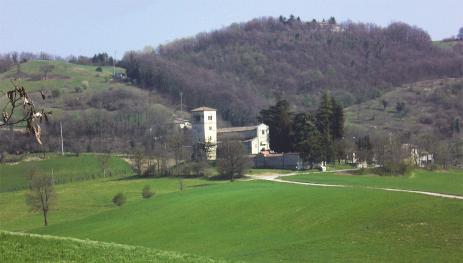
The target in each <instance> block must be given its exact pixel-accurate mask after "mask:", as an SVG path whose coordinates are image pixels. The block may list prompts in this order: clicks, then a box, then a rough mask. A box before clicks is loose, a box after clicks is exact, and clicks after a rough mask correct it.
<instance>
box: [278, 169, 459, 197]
mask: <svg viewBox="0 0 463 263" xmlns="http://www.w3.org/2000/svg"><path fill="white" fill-rule="evenodd" d="M283 179H284V180H290V181H297V182H309V183H324V184H342V185H349V186H368V187H389V188H398V189H406V190H419V191H430V192H437V193H445V194H456V195H463V171H462V170H448V171H428V170H421V169H418V170H415V171H414V172H413V173H412V174H411V175H409V176H378V175H371V174H366V175H352V174H347V173H342V174H338V173H335V172H327V173H301V174H298V175H294V176H288V177H284V178H283Z"/></svg>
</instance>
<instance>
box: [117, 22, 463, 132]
mask: <svg viewBox="0 0 463 263" xmlns="http://www.w3.org/2000/svg"><path fill="white" fill-rule="evenodd" d="M457 48H458V47H456V49H457ZM461 56H462V53H461V52H458V50H444V49H440V48H438V47H435V46H434V45H433V44H432V41H431V39H430V37H429V35H428V34H427V33H426V32H425V31H423V30H422V29H419V28H417V27H412V26H409V25H407V24H404V23H393V24H391V25H389V26H388V27H385V28H383V27H379V26H376V25H373V24H362V23H351V22H346V23H343V24H340V25H338V24H336V21H335V19H334V18H332V19H330V20H329V21H328V22H317V21H311V22H304V21H301V20H300V19H299V18H296V17H294V16H291V17H290V18H284V17H280V18H279V19H275V18H261V19H254V20H252V21H250V22H247V23H242V24H232V25H231V26H229V27H227V28H224V29H221V30H217V31H213V32H210V33H201V34H198V35H197V36H195V37H193V38H187V39H182V40H177V41H174V42H172V43H170V44H167V45H162V46H159V47H158V48H157V49H156V50H148V51H146V50H145V51H141V52H127V53H126V54H125V56H124V58H123V60H122V61H121V62H120V63H119V65H120V66H122V67H124V68H126V69H127V74H128V77H129V78H131V79H132V81H134V82H135V83H137V84H138V85H139V86H141V87H143V88H145V89H149V90H157V91H160V92H162V93H163V94H166V95H169V96H171V98H177V97H178V94H179V92H180V91H182V92H183V94H184V95H185V97H186V98H188V100H187V101H186V103H187V105H189V106H191V107H194V106H197V105H201V104H207V105H210V106H213V107H216V108H218V109H219V111H220V112H221V114H222V115H223V117H224V119H225V120H228V121H231V122H232V123H234V124H244V123H250V122H253V121H254V120H255V116H256V115H257V113H258V112H259V110H260V109H263V108H265V107H267V106H268V105H270V104H272V103H273V101H274V100H275V98H276V99H286V100H288V101H291V102H294V104H295V105H296V107H297V108H301V110H302V109H303V108H311V109H313V108H315V107H316V105H317V103H318V98H320V97H321V96H320V95H321V94H322V93H323V91H325V90H329V91H331V94H333V96H334V97H336V98H337V99H338V100H339V101H340V102H342V104H343V105H345V106H349V105H351V104H354V103H358V102H361V101H365V100H367V99H371V98H374V97H377V96H378V95H380V94H382V93H383V92H385V91H388V90H390V88H392V87H394V86H398V85H401V84H404V83H410V82H415V81H418V80H423V79H435V78H442V77H458V76H462V75H463V62H462V61H463V60H462V59H461Z"/></svg>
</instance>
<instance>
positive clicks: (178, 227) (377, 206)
mask: <svg viewBox="0 0 463 263" xmlns="http://www.w3.org/2000/svg"><path fill="white" fill-rule="evenodd" d="M68 186H70V185H68ZM109 187H111V188H113V186H109ZM127 187H128V185H127ZM64 190H65V189H62V191H64ZM114 190H115V189H114ZM91 191H92V190H90V189H89V192H91ZM111 192H113V191H111ZM84 196H85V194H80V195H79V197H72V198H73V199H74V202H76V203H78V202H79V201H78V200H79V199H80V198H84ZM69 198H71V197H69ZM108 198H109V196H108ZM68 202H69V204H70V203H72V201H71V200H69V201H68ZM83 203H85V202H83ZM108 206H109V205H108ZM13 207H14V206H13ZM8 209H11V208H7V210H8ZM17 209H19V208H17ZM104 210H106V211H105V212H101V213H96V214H94V215H91V216H87V217H85V218H84V217H81V218H80V219H78V218H76V220H74V221H69V222H63V223H58V222H57V221H60V220H57V219H56V218H54V219H51V221H52V222H53V223H52V225H51V226H49V227H47V228H43V227H39V228H36V229H35V230H34V231H33V232H37V233H45V234H52V235H60V236H72V237H77V238H84V239H85V238H89V239H92V240H100V241H108V242H117V243H124V244H131V245H141V246H147V247H154V248H157V249H163V250H175V251H181V252H186V253H193V254H198V255H205V256H211V257H216V258H225V259H231V260H246V261H251V262H277V261H292V262H308V261H324V262H341V261H343V262H358V261H364V262H391V261H395V262H410V261H429V262H442V261H445V262H457V261H458V260H459V259H461V257H463V246H462V245H461V244H462V242H463V225H462V224H461V218H462V216H463V203H462V202H461V201H456V200H447V199H443V198H433V197H424V196H419V195H414V194H405V193H390V192H381V191H373V190H362V189H329V188H318V187H306V186H298V185H285V184H278V183H271V182H258V181H252V182H236V183H226V184H219V185H212V186H208V187H199V188H191V189H190V190H188V191H184V192H181V193H178V192H177V193H170V194H165V195H160V196H158V197H157V198H154V199H150V200H141V199H140V198H132V199H131V200H129V203H128V204H127V205H125V206H123V207H120V208H109V207H108V208H106V209H104ZM55 213H56V212H55ZM37 220H38V218H37ZM23 223H25V222H23ZM11 225H14V224H9V225H8V226H5V227H4V228H6V229H11V228H12V227H11ZM16 226H17V227H16V228H18V227H19V225H16ZM19 228H23V226H20V227H19ZM29 229H30V226H29Z"/></svg>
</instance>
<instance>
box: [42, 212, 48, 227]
mask: <svg viewBox="0 0 463 263" xmlns="http://www.w3.org/2000/svg"><path fill="white" fill-rule="evenodd" d="M43 221H44V222H43V223H44V224H45V226H48V211H47V210H45V209H44V210H43Z"/></svg>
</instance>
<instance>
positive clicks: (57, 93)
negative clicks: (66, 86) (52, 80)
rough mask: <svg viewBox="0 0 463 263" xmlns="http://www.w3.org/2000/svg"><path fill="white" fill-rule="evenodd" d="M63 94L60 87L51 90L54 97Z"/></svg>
mask: <svg viewBox="0 0 463 263" xmlns="http://www.w3.org/2000/svg"><path fill="white" fill-rule="evenodd" d="M60 95H61V91H60V90H59V89H54V90H52V91H51V96H52V97H53V98H58V97H59V96H60Z"/></svg>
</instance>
